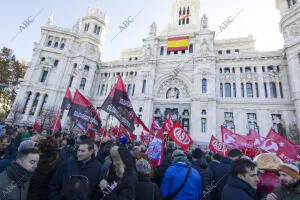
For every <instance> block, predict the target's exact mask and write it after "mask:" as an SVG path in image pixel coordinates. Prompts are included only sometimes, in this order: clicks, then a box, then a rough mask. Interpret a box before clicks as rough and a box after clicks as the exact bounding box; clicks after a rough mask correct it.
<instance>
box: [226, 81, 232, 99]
mask: <svg viewBox="0 0 300 200" xmlns="http://www.w3.org/2000/svg"><path fill="white" fill-rule="evenodd" d="M225 97H231V84H230V83H225Z"/></svg>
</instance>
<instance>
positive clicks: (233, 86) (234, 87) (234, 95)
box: [232, 83, 236, 97]
mask: <svg viewBox="0 0 300 200" xmlns="http://www.w3.org/2000/svg"><path fill="white" fill-rule="evenodd" d="M232 89H233V97H236V85H235V83H233V85H232Z"/></svg>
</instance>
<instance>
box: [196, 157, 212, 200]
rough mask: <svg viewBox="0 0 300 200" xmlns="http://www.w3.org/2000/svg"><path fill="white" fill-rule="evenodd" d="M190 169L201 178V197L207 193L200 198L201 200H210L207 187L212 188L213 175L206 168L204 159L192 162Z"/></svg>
mask: <svg viewBox="0 0 300 200" xmlns="http://www.w3.org/2000/svg"><path fill="white" fill-rule="evenodd" d="M192 167H193V168H195V169H196V170H197V171H198V172H199V174H200V176H201V184H202V191H203V195H204V193H205V192H207V194H206V195H205V196H204V197H203V198H202V200H210V192H209V187H210V186H212V183H213V174H212V172H211V170H210V169H209V168H208V164H207V162H206V160H205V159H204V158H200V159H198V160H194V161H192Z"/></svg>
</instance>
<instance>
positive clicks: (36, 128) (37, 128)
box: [33, 121, 41, 131]
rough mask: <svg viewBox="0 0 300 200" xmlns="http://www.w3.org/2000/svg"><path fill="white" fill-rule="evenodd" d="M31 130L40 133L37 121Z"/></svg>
mask: <svg viewBox="0 0 300 200" xmlns="http://www.w3.org/2000/svg"><path fill="white" fill-rule="evenodd" d="M33 129H34V130H36V131H41V127H40V125H39V124H38V123H37V121H35V122H34V124H33Z"/></svg>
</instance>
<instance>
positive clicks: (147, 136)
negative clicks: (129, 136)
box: [140, 131, 150, 143]
mask: <svg viewBox="0 0 300 200" xmlns="http://www.w3.org/2000/svg"><path fill="white" fill-rule="evenodd" d="M140 139H141V141H142V142H143V143H149V141H150V137H149V135H147V134H145V133H144V131H142V133H141V135H140Z"/></svg>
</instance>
